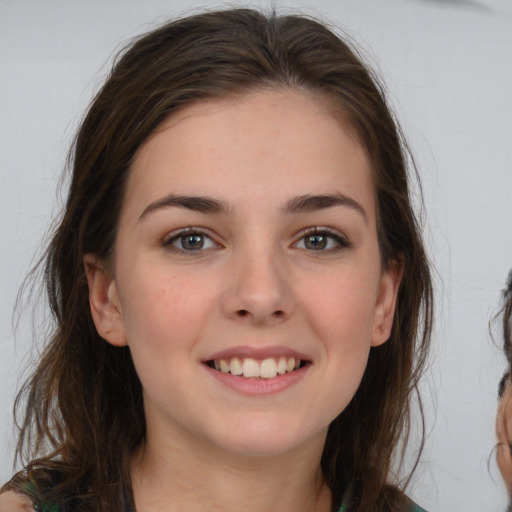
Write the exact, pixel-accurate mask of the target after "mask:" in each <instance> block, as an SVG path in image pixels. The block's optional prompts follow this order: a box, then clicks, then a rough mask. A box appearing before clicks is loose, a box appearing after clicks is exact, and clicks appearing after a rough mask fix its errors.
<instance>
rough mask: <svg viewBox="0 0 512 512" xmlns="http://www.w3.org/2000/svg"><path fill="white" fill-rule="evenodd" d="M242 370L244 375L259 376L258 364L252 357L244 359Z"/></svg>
mask: <svg viewBox="0 0 512 512" xmlns="http://www.w3.org/2000/svg"><path fill="white" fill-rule="evenodd" d="M242 371H243V373H244V377H259V376H260V365H259V364H258V362H257V361H255V360H254V359H244V364H243V365H242Z"/></svg>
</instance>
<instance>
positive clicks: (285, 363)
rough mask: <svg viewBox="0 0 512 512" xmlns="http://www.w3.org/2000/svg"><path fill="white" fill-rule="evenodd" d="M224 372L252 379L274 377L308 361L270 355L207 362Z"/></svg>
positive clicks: (211, 366)
mask: <svg viewBox="0 0 512 512" xmlns="http://www.w3.org/2000/svg"><path fill="white" fill-rule="evenodd" d="M206 364H207V365H208V366H209V367H210V368H213V369H215V370H217V371H219V372H222V373H230V374H231V375H235V376H238V377H246V378H251V379H274V378H276V377H277V376H280V375H284V374H286V373H291V372H293V371H295V370H298V369H300V368H302V367H303V366H304V365H305V364H306V361H303V360H302V359H298V358H295V357H284V356H282V357H278V358H273V357H269V358H266V359H262V360H258V359H253V358H251V357H243V358H242V357H240V358H239V357H231V358H225V359H213V360H210V361H207V363H206Z"/></svg>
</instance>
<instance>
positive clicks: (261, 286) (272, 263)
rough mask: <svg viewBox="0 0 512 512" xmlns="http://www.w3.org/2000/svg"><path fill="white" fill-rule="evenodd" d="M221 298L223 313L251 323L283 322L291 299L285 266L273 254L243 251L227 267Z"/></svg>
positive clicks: (269, 323)
mask: <svg viewBox="0 0 512 512" xmlns="http://www.w3.org/2000/svg"><path fill="white" fill-rule="evenodd" d="M226 284H227V287H226V290H225V293H224V296H223V298H222V308H223V312H224V314H225V315H227V316H228V317H230V318H232V319H236V320H243V321H247V322H250V323H253V324H255V325H275V324H279V323H281V322H283V321H286V320H287V319H288V318H289V317H290V315H291V314H292V312H293V309H294V306H295V301H294V298H293V292H292V289H291V286H290V279H289V276H288V272H287V270H286V265H284V262H282V261H281V259H280V258H279V257H278V256H277V255H275V254H266V255H264V254H261V251H259V253H258V254H246V255H244V256H242V257H238V258H236V259H235V261H234V264H233V265H232V267H231V269H230V270H229V277H228V279H227V283H226Z"/></svg>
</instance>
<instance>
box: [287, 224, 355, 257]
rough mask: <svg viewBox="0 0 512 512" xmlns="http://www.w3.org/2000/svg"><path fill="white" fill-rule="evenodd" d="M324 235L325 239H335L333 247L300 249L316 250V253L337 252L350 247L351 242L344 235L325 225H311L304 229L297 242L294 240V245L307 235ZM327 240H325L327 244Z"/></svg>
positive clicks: (304, 248) (305, 248)
mask: <svg viewBox="0 0 512 512" xmlns="http://www.w3.org/2000/svg"><path fill="white" fill-rule="evenodd" d="M313 236H318V237H325V238H327V239H331V240H334V241H335V244H336V245H335V246H334V247H328V248H321V249H319V250H315V249H308V248H307V247H303V248H301V249H303V250H305V251H311V252H318V253H322V252H323V253H326V252H327V253H332V252H338V251H342V250H344V249H350V248H351V247H352V245H353V244H352V242H350V241H349V240H348V239H347V238H346V237H345V236H344V235H342V234H341V233H339V232H338V231H335V230H334V229H331V228H325V227H313V228H309V229H306V230H305V231H303V232H302V233H301V236H300V238H299V240H298V241H297V242H295V244H294V245H297V244H298V243H299V242H303V241H305V240H306V239H307V238H308V237H313ZM328 243H329V242H328V241H327V244H328Z"/></svg>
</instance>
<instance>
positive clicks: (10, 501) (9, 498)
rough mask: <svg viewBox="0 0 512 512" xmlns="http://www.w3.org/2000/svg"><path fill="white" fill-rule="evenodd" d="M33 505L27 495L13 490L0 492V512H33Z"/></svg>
mask: <svg viewBox="0 0 512 512" xmlns="http://www.w3.org/2000/svg"><path fill="white" fill-rule="evenodd" d="M34 510H35V509H34V505H33V503H32V500H31V499H30V498H29V497H28V496H23V495H21V494H18V493H16V492H14V491H5V492H3V493H1V494H0V512H34Z"/></svg>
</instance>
